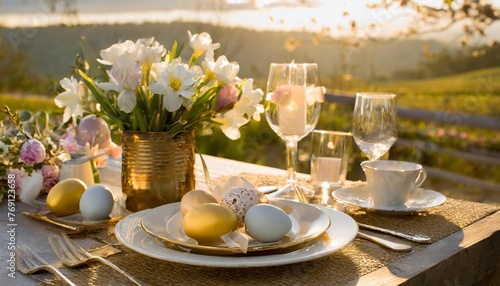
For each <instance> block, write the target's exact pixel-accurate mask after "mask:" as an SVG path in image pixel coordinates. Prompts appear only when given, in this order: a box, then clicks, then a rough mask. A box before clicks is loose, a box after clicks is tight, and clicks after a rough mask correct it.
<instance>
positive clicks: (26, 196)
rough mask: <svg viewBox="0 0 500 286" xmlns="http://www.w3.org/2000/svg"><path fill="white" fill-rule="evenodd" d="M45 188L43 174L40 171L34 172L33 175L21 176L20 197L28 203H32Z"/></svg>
mask: <svg viewBox="0 0 500 286" xmlns="http://www.w3.org/2000/svg"><path fill="white" fill-rule="evenodd" d="M42 188H43V176H42V174H40V173H38V172H33V173H31V175H29V176H26V177H23V178H21V193H20V194H19V199H20V200H21V202H23V203H26V204H32V203H33V201H34V200H35V199H36V197H38V195H40V191H41V190H42Z"/></svg>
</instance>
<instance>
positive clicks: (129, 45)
mask: <svg viewBox="0 0 500 286" xmlns="http://www.w3.org/2000/svg"><path fill="white" fill-rule="evenodd" d="M133 48H134V42H132V41H130V40H127V41H125V42H123V43H118V44H114V45H112V46H111V47H109V48H107V49H104V50H101V52H100V55H101V58H102V59H97V61H98V62H100V63H101V64H103V65H108V66H110V65H113V64H114V63H115V62H116V61H117V60H118V58H120V57H121V56H122V55H123V54H125V53H128V52H129V51H130V50H132V49H133Z"/></svg>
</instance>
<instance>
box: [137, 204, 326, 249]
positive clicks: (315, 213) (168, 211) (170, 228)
mask: <svg viewBox="0 0 500 286" xmlns="http://www.w3.org/2000/svg"><path fill="white" fill-rule="evenodd" d="M270 203H271V204H275V205H281V206H285V207H287V208H289V209H290V210H291V211H290V213H289V217H290V218H291V220H292V230H291V231H290V232H289V233H288V234H287V235H286V236H285V237H284V238H283V239H282V240H279V241H277V242H272V243H263V242H259V241H257V240H253V239H251V240H250V241H249V244H248V249H247V254H254V253H258V252H268V251H278V250H283V249H288V248H291V247H293V246H297V245H300V244H303V243H305V242H308V241H310V240H313V239H315V238H317V237H318V236H320V235H321V234H323V233H324V232H325V231H326V230H327V229H328V227H329V226H330V218H329V216H328V215H327V214H326V213H325V212H323V211H322V210H321V209H319V208H317V207H315V206H312V205H308V204H304V203H299V202H294V201H287V200H271V201H270ZM182 219H183V218H182V214H181V212H180V203H171V204H167V205H163V206H160V207H157V208H154V209H151V210H148V211H146V212H145V214H144V216H143V217H142V221H141V225H142V228H143V229H144V230H145V231H146V232H147V233H148V234H150V235H152V236H154V237H157V238H159V239H161V240H163V241H164V242H165V243H166V244H167V245H169V244H173V245H174V246H177V248H178V249H180V250H184V251H193V252H196V253H202V254H209V255H241V254H242V252H241V249H240V248H238V247H230V246H228V245H227V244H225V243H223V242H220V243H218V244H214V245H202V244H197V243H196V241H193V240H192V239H186V237H185V236H184V235H183V234H182V232H181V230H180V228H182Z"/></svg>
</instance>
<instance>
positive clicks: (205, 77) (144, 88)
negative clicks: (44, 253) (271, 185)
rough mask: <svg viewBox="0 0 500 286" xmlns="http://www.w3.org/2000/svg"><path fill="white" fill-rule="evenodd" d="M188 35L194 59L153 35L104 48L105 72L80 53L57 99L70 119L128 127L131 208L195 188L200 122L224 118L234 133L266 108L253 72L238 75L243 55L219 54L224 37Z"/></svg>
mask: <svg viewBox="0 0 500 286" xmlns="http://www.w3.org/2000/svg"><path fill="white" fill-rule="evenodd" d="M188 39H189V46H190V47H191V48H192V50H193V51H192V53H191V55H190V57H189V60H188V61H183V59H182V58H181V56H180V54H181V50H182V49H181V48H179V46H178V44H177V42H174V43H173V46H172V48H171V49H170V50H169V51H168V50H166V49H165V48H164V46H163V45H161V44H160V43H159V42H157V41H155V40H154V38H147V39H138V40H137V41H136V42H133V41H130V40H127V41H125V42H123V43H117V44H114V45H112V46H111V47H109V48H107V49H104V50H102V51H101V52H100V58H98V59H97V62H98V63H99V64H100V70H101V71H103V73H102V74H101V76H100V77H91V76H90V75H89V69H88V66H89V65H88V64H87V63H86V62H85V61H83V62H82V61H80V58H78V60H77V66H80V68H78V69H77V70H76V72H75V74H74V75H73V76H72V77H70V78H64V79H63V80H61V81H60V84H61V86H62V88H64V90H65V91H64V92H62V93H61V94H59V95H58V96H57V97H56V98H55V103H56V105H57V106H59V107H65V111H64V119H63V120H64V121H68V120H69V119H70V118H76V117H78V116H82V115H83V113H84V112H88V113H94V114H96V115H98V116H99V117H102V118H103V119H105V120H106V121H107V122H108V124H110V125H113V126H116V127H117V128H118V129H119V130H121V131H122V138H121V139H122V142H121V143H122V148H123V152H122V190H123V192H124V193H125V194H126V195H127V209H129V210H132V211H138V210H141V209H144V208H150V207H154V206H156V205H160V204H164V203H168V202H173V201H179V200H180V199H181V197H182V196H183V195H184V194H185V193H186V192H187V191H189V190H191V189H192V188H194V169H193V168H194V167H193V166H194V130H195V128H197V127H201V128H203V130H204V131H205V132H207V131H208V133H209V131H210V130H211V128H212V127H213V126H219V127H220V128H221V130H222V132H223V133H224V134H225V135H226V136H227V137H228V138H230V139H233V140H235V139H238V138H239V137H240V131H239V128H240V127H242V126H243V125H245V124H247V123H248V122H249V121H250V120H252V119H254V120H260V113H262V112H263V111H264V107H263V105H261V104H260V102H261V100H262V98H263V92H262V90H260V89H254V88H253V79H251V78H248V79H241V78H239V77H238V72H239V65H238V63H236V62H230V61H229V60H228V59H227V58H226V56H223V55H222V56H219V57H218V58H217V59H215V57H214V50H216V49H217V48H219V47H220V44H218V43H215V44H214V43H212V38H211V37H210V35H209V34H208V33H201V34H194V35H193V34H191V32H189V31H188ZM77 78H79V79H80V80H77ZM82 83H83V84H82ZM83 86H85V87H86V88H87V89H88V90H89V91H90V94H91V95H92V98H91V99H90V100H89V97H88V96H87V93H86V91H85V90H86V89H85V88H83ZM94 104H95V105H94ZM205 171H206V170H205Z"/></svg>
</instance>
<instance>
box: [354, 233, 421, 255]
mask: <svg viewBox="0 0 500 286" xmlns="http://www.w3.org/2000/svg"><path fill="white" fill-rule="evenodd" d="M358 237H361V238H364V239H367V240H370V241H372V242H375V243H377V244H379V245H381V246H383V247H386V248H389V249H391V250H394V251H400V252H408V251H411V245H408V244H404V243H397V242H393V241H389V240H387V239H384V238H381V237H377V236H373V235H370V234H367V233H365V232H363V231H358Z"/></svg>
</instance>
